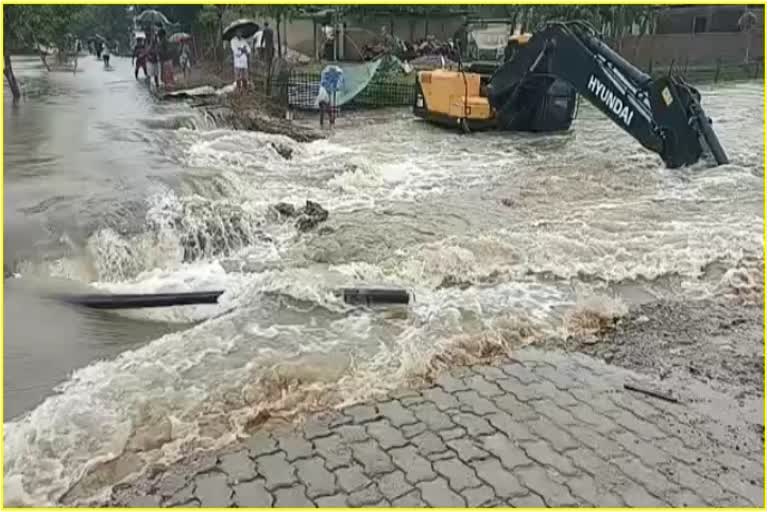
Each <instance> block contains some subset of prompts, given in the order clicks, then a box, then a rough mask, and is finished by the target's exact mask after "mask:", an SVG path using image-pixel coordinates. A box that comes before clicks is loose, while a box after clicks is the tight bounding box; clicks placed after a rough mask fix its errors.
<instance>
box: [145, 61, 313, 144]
mask: <svg viewBox="0 0 768 512" xmlns="http://www.w3.org/2000/svg"><path fill="white" fill-rule="evenodd" d="M287 69H288V68H287V67H286V66H285V65H282V66H278V67H277V68H276V69H275V76H283V75H284V74H285V73H286V72H287ZM230 75H231V71H229V72H220V73H213V72H212V71H211V70H209V69H208V70H203V69H198V70H194V72H193V73H192V75H191V76H190V77H189V78H188V79H182V80H180V81H179V83H178V84H177V86H176V87H175V88H174V89H173V90H169V91H163V92H160V93H158V94H156V96H157V98H158V99H160V100H161V101H189V102H191V104H192V106H193V107H194V108H197V109H199V111H201V112H203V113H204V114H205V115H206V116H207V117H209V118H211V119H213V120H214V121H215V122H216V124H217V125H220V126H224V127H227V128H232V129H235V130H247V131H259V132H264V133H269V134H273V135H284V136H286V137H290V138H291V139H293V140H295V141H297V142H312V141H315V140H319V139H322V138H324V137H325V134H324V133H322V132H320V131H318V130H316V129H314V128H311V127H309V126H305V125H301V124H299V123H297V122H294V121H293V120H290V119H286V117H287V116H286V114H287V111H288V108H287V105H285V104H284V101H282V100H281V97H285V94H287V93H285V91H284V90H280V88H279V87H277V86H275V87H273V88H272V91H271V92H267V91H266V90H265V85H264V78H263V77H261V76H259V75H258V73H252V76H251V80H252V81H251V82H250V88H249V90H248V91H247V92H245V93H235V92H234V86H233V83H234V78H233V77H232V78H231V79H229V76H230Z"/></svg>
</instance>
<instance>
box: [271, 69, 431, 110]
mask: <svg viewBox="0 0 768 512" xmlns="http://www.w3.org/2000/svg"><path fill="white" fill-rule="evenodd" d="M319 90H320V73H307V72H301V71H292V72H290V73H288V74H287V75H285V76H282V77H278V78H275V79H274V80H273V81H272V91H273V92H272V94H273V95H275V96H278V97H280V98H281V99H282V103H283V104H288V105H289V106H290V108H292V109H297V110H315V109H316V107H315V99H316V98H317V95H318V92H319ZM415 96H416V87H415V77H407V78H406V79H398V80H393V79H391V78H387V77H383V78H378V77H374V78H373V80H371V81H370V82H369V83H368V85H367V86H366V87H365V89H363V90H362V91H361V92H360V93H359V94H358V95H357V96H355V97H354V98H353V99H352V100H350V101H349V102H348V103H346V104H345V105H344V106H343V109H344V110H352V109H367V108H381V107H403V106H411V105H413V102H414V101H415Z"/></svg>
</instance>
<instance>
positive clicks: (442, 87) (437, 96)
mask: <svg viewBox="0 0 768 512" xmlns="http://www.w3.org/2000/svg"><path fill="white" fill-rule="evenodd" d="M531 36H532V34H530V33H526V34H513V35H511V36H510V37H509V43H508V44H507V48H506V49H505V51H504V61H505V62H506V61H509V60H510V59H512V58H514V56H515V54H516V52H517V51H518V49H519V48H521V47H523V46H524V45H526V44H527V43H528V41H529V40H530V39H531ZM496 67H497V65H496V64H495V63H486V62H476V63H472V64H468V65H467V66H466V67H465V66H463V65H461V64H460V68H459V69H458V70H456V69H435V70H432V71H421V72H419V74H418V77H417V94H416V105H415V106H414V113H415V114H416V115H417V116H418V117H421V118H423V119H425V120H427V121H430V122H433V123H435V124H439V125H442V126H447V127H457V126H458V127H460V128H461V129H462V130H464V131H465V132H469V131H480V130H487V129H491V128H495V127H496V119H495V115H494V111H493V108H492V107H491V105H490V103H489V102H488V97H487V85H488V81H489V80H490V78H491V75H492V72H493V71H494V70H495V68H496Z"/></svg>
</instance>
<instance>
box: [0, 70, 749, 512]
mask: <svg viewBox="0 0 768 512" xmlns="http://www.w3.org/2000/svg"><path fill="white" fill-rule="evenodd" d="M113 67H114V69H113V70H112V71H105V70H104V69H103V67H102V65H101V64H99V63H98V62H96V61H95V59H93V58H92V57H86V58H84V59H81V63H80V69H81V71H80V72H78V73H76V74H71V73H69V74H67V73H50V74H47V73H45V72H44V71H43V70H42V69H40V66H39V62H36V61H35V60H34V59H24V58H18V59H15V69H16V71H17V74H18V75H19V78H20V79H21V81H22V84H23V87H24V92H25V98H24V99H23V100H22V101H21V103H20V104H18V105H16V106H12V105H11V104H10V103H9V101H8V100H7V96H8V95H7V94H6V100H5V101H6V104H5V110H4V112H5V115H4V123H5V141H4V143H5V149H4V151H5V261H6V264H9V265H11V267H12V270H13V271H14V272H16V273H18V275H20V277H19V278H17V279H14V280H8V281H6V284H5V298H6V303H5V304H6V306H5V308H6V309H5V314H6V333H7V335H6V338H5V351H6V359H5V360H6V363H5V386H6V388H5V389H6V395H5V404H6V405H5V407H6V409H5V429H6V430H5V432H6V437H5V461H4V464H5V475H6V480H5V481H6V484H5V485H6V496H7V498H6V499H9V500H11V501H13V502H14V503H28V504H45V503H55V502H57V501H58V500H59V499H60V498H61V496H62V495H64V493H66V492H67V490H68V489H70V487H71V486H72V485H73V484H74V483H75V482H77V481H79V480H80V479H81V477H82V476H83V475H85V474H87V473H88V472H89V470H90V468H91V467H93V466H94V465H97V464H98V463H100V462H104V461H106V460H109V459H111V458H113V457H115V456H116V455H118V454H120V453H123V452H124V451H125V450H127V449H130V447H135V445H136V441H135V439H136V436H137V432H145V431H147V430H149V431H151V430H152V429H154V428H156V427H157V426H158V425H167V424H168V423H170V424H171V425H172V429H171V432H172V434H171V439H169V440H167V442H165V443H164V444H162V445H161V446H159V447H157V446H153V447H152V448H151V449H149V448H148V449H146V450H143V451H140V452H139V457H138V458H136V457H134V459H136V460H137V461H138V462H137V464H138V465H141V464H146V463H151V462H154V461H169V460H174V459H176V458H178V457H180V456H183V455H184V454H185V453H187V452H188V451H189V450H190V449H191V448H192V447H196V446H205V447H212V446H219V445H221V444H225V443H227V442H229V441H230V440H231V439H232V438H233V437H234V436H235V435H236V434H237V432H238V431H239V430H240V429H241V428H242V426H243V425H245V424H246V423H247V422H248V419H249V418H250V417H252V415H253V414H254V412H255V411H257V410H258V409H259V408H261V407H269V408H271V409H273V410H281V411H284V412H290V411H296V410H303V409H304V408H307V407H310V405H311V404H322V405H326V404H338V403H341V402H344V401H350V400H356V399H360V398H365V397H366V396H369V395H370V394H372V393H375V392H377V391H382V390H386V389H389V388H391V387H393V386H396V385H398V384H399V383H401V382H404V381H405V379H407V378H408V377H409V376H411V375H414V374H419V373H420V372H421V373H423V372H425V371H429V370H430V367H429V364H430V362H432V361H434V356H435V355H436V354H443V353H449V352H450V351H451V350H453V349H454V348H455V346H456V345H457V344H458V345H462V344H463V345H462V346H464V345H466V344H469V345H471V344H472V340H474V339H493V340H496V341H497V342H498V343H510V344H513V345H514V344H515V343H525V342H527V341H529V340H530V333H532V332H533V333H535V335H538V336H560V335H562V329H563V326H562V315H563V312H565V311H568V309H569V308H571V307H572V306H573V305H574V304H578V303H581V302H583V301H584V300H587V299H589V298H590V297H595V296H598V297H599V296H601V295H603V294H604V295H606V296H607V297H609V298H605V299H598V300H597V301H598V303H600V304H603V305H604V306H605V307H606V308H608V309H610V308H611V307H613V303H614V302H622V301H623V302H624V303H629V304H633V303H638V302H648V301H653V300H656V299H658V298H675V299H682V300H693V299H696V298H702V297H711V296H713V295H717V294H719V293H724V292H725V291H727V290H731V289H733V288H734V287H735V288H738V287H756V286H758V285H757V284H756V283H755V282H754V280H752V281H750V280H749V279H737V278H734V276H737V277H738V276H742V275H747V276H749V275H753V274H754V273H755V272H757V271H759V269H760V268H761V267H760V266H761V264H762V257H763V245H762V222H763V219H762V209H763V190H762V182H763V172H764V169H763V119H762V109H761V108H760V106H761V105H762V103H763V92H762V91H763V88H762V84H761V83H760V84H758V83H733V84H727V85H718V86H717V87H702V93H703V96H704V106H705V108H706V110H707V113H708V114H709V115H710V116H711V117H712V118H713V119H714V120H715V128H716V130H717V132H718V134H719V135H720V137H721V139H722V142H723V145H724V146H725V148H726V149H727V151H728V153H729V156H730V157H731V160H732V163H731V164H730V165H727V166H722V167H719V168H709V167H707V166H706V165H705V164H704V163H702V164H699V165H696V166H694V167H693V168H690V169H684V170H677V171H671V170H667V169H664V168H663V167H662V166H661V163H660V160H659V159H658V157H657V156H656V155H654V154H652V153H649V152H647V151H644V150H643V149H642V148H640V146H639V145H638V144H637V143H636V142H635V141H634V140H633V139H631V138H630V137H629V136H627V135H626V134H624V133H623V132H622V131H621V130H619V129H618V128H617V127H616V126H614V125H612V124H610V123H609V122H608V121H607V120H606V119H605V118H603V117H602V116H601V115H600V114H599V113H598V112H597V111H595V110H594V109H592V108H589V107H588V106H586V105H582V108H581V111H580V113H579V118H578V119H577V121H576V123H575V125H574V130H573V131H572V132H570V133H567V134H561V135H551V136H533V135H512V134H496V133H488V134H473V135H471V136H462V135H459V134H457V133H452V132H448V131H444V130H441V129H438V128H435V127H431V126H428V125H425V124H423V123H421V122H419V121H416V120H414V119H413V117H412V116H411V115H410V113H409V112H408V111H407V110H405V109H396V110H387V111H378V112H375V113H359V114H354V115H352V114H345V115H343V116H342V117H341V118H340V120H339V122H338V124H337V127H336V129H335V131H334V132H333V134H331V135H330V137H329V138H328V139H327V140H322V141H317V142H313V143H308V144H298V143H295V142H293V141H290V140H288V139H285V138H283V137H280V136H275V135H266V134H260V133H246V132H236V131H232V130H228V129H226V128H223V127H219V126H216V124H215V123H213V122H212V121H211V120H210V119H206V118H205V117H204V116H202V115H201V114H200V113H199V112H196V111H195V110H194V109H191V108H188V107H187V106H185V104H183V103H165V104H163V103H158V102H156V101H155V100H153V99H152V98H151V96H150V95H149V94H148V93H147V91H146V88H145V86H144V85H143V84H142V83H137V82H136V81H135V80H134V79H133V75H132V73H131V70H130V63H129V62H128V61H127V60H125V59H119V58H117V59H115V62H114V63H113ZM276 146H278V147H282V146H287V147H290V148H291V150H292V151H291V156H290V158H288V159H286V158H285V157H284V154H281V153H285V152H284V151H282V152H281V151H278V150H277V149H276ZM307 199H309V200H313V201H317V202H319V203H320V204H322V205H323V206H324V207H326V208H327V209H329V211H330V218H329V220H328V221H327V222H326V223H325V227H327V228H328V229H326V230H324V231H323V233H322V234H320V233H317V232H316V233H310V234H307V235H299V234H298V233H297V232H296V230H295V228H294V227H293V225H292V224H290V223H281V222H276V221H275V219H274V218H273V217H271V216H270V215H269V212H268V205H269V204H272V203H275V202H278V201H286V202H290V203H293V204H295V205H299V204H302V203H303V202H304V201H306V200H307ZM353 285H363V286H365V285H387V286H403V287H407V288H409V289H410V290H412V291H413V292H414V293H415V296H416V301H415V302H414V303H413V304H412V305H411V306H410V307H409V308H408V309H407V310H405V311H403V310H389V309H385V310H383V311H382V310H379V311H364V310H357V309H350V308H348V307H346V306H345V305H344V304H342V303H341V302H340V301H339V299H338V297H336V296H335V295H334V294H333V293H332V291H333V290H334V289H335V288H337V287H341V286H353ZM52 289H55V290H61V289H67V290H82V289H89V290H93V289H98V290H105V291H113V292H159V291H191V290H206V289H225V290H227V292H226V293H225V295H224V297H223V298H222V301H221V304H220V305H219V306H205V307H202V306H201V307H186V308H169V309H165V310H153V311H127V312H122V313H99V314H93V313H87V312H84V311H79V310H73V309H69V308H64V307H62V306H60V305H57V304H55V303H52V302H50V301H48V300H45V299H44V298H42V297H41V296H42V295H44V294H45V292H48V291H50V290H52ZM601 301H602V302H601ZM489 337H490V338H489ZM276 390H277V391H276ZM280 390H288V393H287V394H281V393H280V392H278V391H280ZM132 457H133V456H132ZM87 480H88V481H90V482H98V485H97V484H93V485H92V487H91V488H87V489H83V490H82V493H83V494H84V495H86V496H96V495H98V494H99V493H100V492H103V491H104V490H105V488H106V487H105V486H106V485H108V483H105V482H104V479H103V478H89V479H87ZM112 483H114V482H112Z"/></svg>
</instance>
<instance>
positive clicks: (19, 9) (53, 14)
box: [3, 5, 83, 99]
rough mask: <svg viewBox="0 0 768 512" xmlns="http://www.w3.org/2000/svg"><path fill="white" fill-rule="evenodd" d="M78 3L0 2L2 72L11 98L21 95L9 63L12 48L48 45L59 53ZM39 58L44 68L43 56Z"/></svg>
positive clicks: (65, 42)
mask: <svg viewBox="0 0 768 512" xmlns="http://www.w3.org/2000/svg"><path fill="white" fill-rule="evenodd" d="M82 8H83V6H82V5H5V6H3V9H4V11H3V48H4V50H3V53H4V54H3V75H5V78H6V80H7V81H8V85H9V86H10V88H11V94H12V95H13V97H14V99H18V98H19V97H20V96H21V93H20V90H19V85H18V81H17V80H16V77H15V75H14V74H13V65H12V63H11V55H10V52H11V49H12V48H27V49H28V48H35V49H40V47H41V46H49V47H53V48H57V49H58V50H60V52H59V54H60V55H63V54H64V51H65V50H67V49H68V48H67V46H68V44H70V43H71V35H70V32H71V29H72V25H73V22H74V20H75V18H76V16H77V15H78V13H79V11H80V10H81V9H82ZM41 60H42V61H43V64H45V66H46V68H48V64H47V63H46V61H45V56H44V54H43V52H41Z"/></svg>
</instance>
